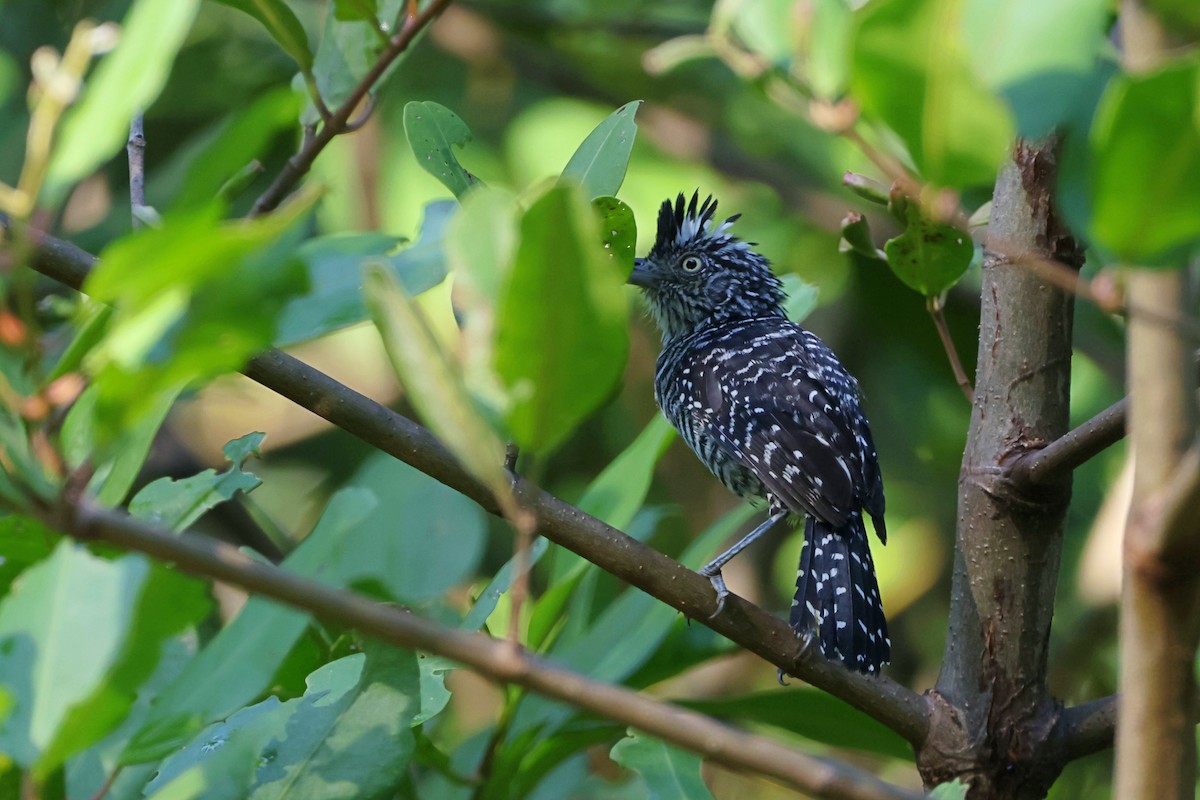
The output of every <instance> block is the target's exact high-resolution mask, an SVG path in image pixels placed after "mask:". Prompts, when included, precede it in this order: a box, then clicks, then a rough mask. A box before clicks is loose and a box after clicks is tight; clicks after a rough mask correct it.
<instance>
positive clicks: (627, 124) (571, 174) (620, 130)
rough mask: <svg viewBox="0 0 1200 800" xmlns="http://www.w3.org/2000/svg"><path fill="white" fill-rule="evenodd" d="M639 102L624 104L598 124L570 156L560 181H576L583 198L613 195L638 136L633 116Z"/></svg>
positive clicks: (622, 179) (618, 187)
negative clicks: (581, 189)
mask: <svg viewBox="0 0 1200 800" xmlns="http://www.w3.org/2000/svg"><path fill="white" fill-rule="evenodd" d="M641 104H642V101H641V100H634V101H633V102H632V103H626V104H625V105H623V106H621V107H620V108H618V109H617V110H616V111H614V112H613V113H612V114H610V115H609V116H608V117H607V118H605V120H604V121H603V122H601V123H600V124H599V125H597V126H596V129H595V130H593V131H592V132H591V133H589V134H588V137H587V138H586V139H584V140H583V143H582V144H581V145H579V149H578V150H576V151H575V154H574V155H572V156H571V160H570V161H568V162H567V166H566V167H564V168H563V171H562V176H561V177H560V178H559V180H560V181H561V180H569V181H573V182H575V183H578V184H579V185H580V186H581V187H583V192H584V196H585V197H589V198H591V197H603V196H608V195H615V194H616V193H617V190H618V189H620V188H621V183H622V181H624V180H625V170H626V168H627V167H628V166H629V154H630V153H631V152H633V140H634V139H635V138H636V137H637V122H636V121H635V120H634V116H635V115H636V114H637V110H638V106H640V105H641Z"/></svg>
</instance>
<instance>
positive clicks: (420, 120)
mask: <svg viewBox="0 0 1200 800" xmlns="http://www.w3.org/2000/svg"><path fill="white" fill-rule="evenodd" d="M404 133H405V135H406V136H407V137H408V145H409V147H411V148H412V151H413V155H414V156H415V157H416V159H417V164H419V165H420V166H421V169H423V170H425V171H426V172H428V173H429V174H430V175H432V176H433V177H435V178H437V179H438V180H439V181H440V182H441V183H442V185H443V186H445V187H446V188H447V189H449V190H450V191H452V192H454V196H455V197H457V198H459V199H462V196H463V195H464V194H465V193H466V191H467V190H468V189H470V188H471V187H472V186H476V185H478V184H479V179H478V178H476V177H475V176H474V175H472V174H471V173H469V172H467V171H466V170H465V169H463V166H462V164H459V163H458V158H457V157H456V156H455V155H454V146H455V145H458V146H459V147H462V146H463V145H465V144H466V143H467V142H469V141H471V129H470V128H468V127H467V124H466V123H465V122H463V121H462V120H461V119H459V117H458V115H457V114H455V113H454V112H453V111H451V110H450V109H448V108H446V107H445V106H443V105H439V104H438V103H434V102H433V101H425V102H421V101H416V100H414V101H412V102H410V103H409V104H408V105H406V106H404Z"/></svg>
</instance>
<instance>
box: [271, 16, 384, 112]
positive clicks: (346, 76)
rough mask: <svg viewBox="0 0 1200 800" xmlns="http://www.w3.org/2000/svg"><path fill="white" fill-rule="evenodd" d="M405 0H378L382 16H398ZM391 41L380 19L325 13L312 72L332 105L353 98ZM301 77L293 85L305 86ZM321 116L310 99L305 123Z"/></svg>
mask: <svg viewBox="0 0 1200 800" xmlns="http://www.w3.org/2000/svg"><path fill="white" fill-rule="evenodd" d="M405 2H407V0H377V5H378V6H379V19H387V20H393V19H396V18H397V17H398V16H399V14H400V11H401V9H402V8H403V7H404V3H405ZM387 44H388V41H387V36H386V35H383V33H382V31H381V30H380V28H379V23H378V22H377V21H376V20H365V19H338V17H337V15H336V14H326V15H325V28H324V30H323V32H322V34H321V42H320V44H318V45H317V54H316V57H315V58H314V59H313V68H312V72H313V76H314V78H315V80H316V83H317V91H318V92H319V93H320V95H321V98H322V99H323V100H324V102H325V104H326V105H327V106H328V107H329V108H337V107H338V106H340V105H341V104H342V103H344V102H346V101H347V100H348V99H349V98H350V95H351V94H352V93H353V92H354V91H355V89H356V88H357V87H358V84H359V83H360V82H361V81H362V79H363V78H365V77H366V75H367V73H368V72H370V71H371V69H372V68H373V67H374V66H375V65H376V63H378V61H379V56H380V54H381V53H382V52H383V49H384V48H385V47H386V46H387ZM405 58H406V55H402V56H400V57H399V58H397V59H396V60H395V61H393V62H392V64H391V66H389V67H388V69H387V71H386V72H384V74H383V76H381V78H380V80H379V81H378V82H376V84H375V85H376V88H378V87H379V86H380V85H381V84H382V82H383V81H384V80H386V78H387V76H388V75H390V74H391V72H392V70H394V69H396V67H398V66H399V65H400V63H401V62H403V61H404V60H405ZM297 78H298V80H297V81H296V82H293V86H296V85H297V84H298V85H299V86H300V87H303V86H304V82H303V79H302V78H301V77H300V76H297ZM306 95H307V92H306ZM320 119H321V118H320V115H319V114H318V113H317V109H316V108H315V107H314V106H313V104H312V100H311V98H309V99H308V102H307V105H306V106H305V109H304V111H303V112H302V113H301V115H300V122H301V124H303V125H315V124H316V123H317V122H319V121H320Z"/></svg>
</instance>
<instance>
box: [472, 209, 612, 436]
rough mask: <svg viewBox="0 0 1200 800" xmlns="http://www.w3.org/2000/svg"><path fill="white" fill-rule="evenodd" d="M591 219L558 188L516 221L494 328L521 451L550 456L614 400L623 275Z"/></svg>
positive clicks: (512, 427)
mask: <svg viewBox="0 0 1200 800" xmlns="http://www.w3.org/2000/svg"><path fill="white" fill-rule="evenodd" d="M601 238H602V237H601V235H600V230H599V228H598V225H597V220H596V216H595V212H594V211H593V210H592V209H591V207H590V206H589V205H588V204H587V203H586V202H585V201H584V200H583V198H582V196H581V195H580V193H579V190H578V189H577V188H574V187H570V186H556V187H554V188H552V189H550V190H549V191H547V192H546V193H545V194H543V195H542V196H541V197H540V198H538V199H537V200H535V201H534V202H533V204H532V205H531V206H530V207H529V210H528V211H526V213H525V216H524V218H523V219H522V220H521V241H520V244H519V245H518V248H517V256H516V260H515V263H514V265H513V270H512V274H511V276H510V277H509V281H508V285H507V287H506V288H505V290H504V294H503V297H502V298H501V301H500V307H499V308H500V311H499V314H498V316H497V320H496V354H495V366H496V373H497V375H499V377H500V379H501V381H503V383H504V385H505V387H506V389H507V390H508V392H509V396H510V398H511V405H510V407H509V409H508V414H507V421H508V425H509V429H510V430H511V431H512V433H513V436H514V438H515V439H516V440H517V442H518V444H520V445H521V446H522V447H523V448H526V449H528V450H532V451H535V452H543V453H544V452H547V451H549V450H552V449H553V448H554V447H555V446H556V445H558V444H559V443H560V442H561V441H562V440H563V439H564V438H565V437H566V435H567V434H568V433H570V432H571V430H572V429H573V428H574V427H575V425H577V424H578V423H579V422H580V421H581V420H582V419H583V418H584V417H585V416H587V415H588V414H590V413H591V412H592V411H594V410H595V409H596V408H597V407H598V406H599V405H600V404H601V403H602V402H603V401H604V400H605V399H607V398H608V397H609V395H611V393H612V391H613V389H614V388H615V386H616V383H617V381H618V380H619V379H620V377H621V373H622V371H623V369H624V366H625V358H626V355H627V352H628V333H627V326H626V314H627V308H628V304H627V302H626V297H625V293H624V289H623V288H622V287H623V284H624V276H622V275H621V274H620V270H618V269H615V268H614V266H613V265H612V264H611V263H610V262H609V260H608V259H607V258H606V257H605V256H604V250H603V248H602V245H601Z"/></svg>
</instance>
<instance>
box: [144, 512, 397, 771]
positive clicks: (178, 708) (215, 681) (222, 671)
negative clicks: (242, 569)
mask: <svg viewBox="0 0 1200 800" xmlns="http://www.w3.org/2000/svg"><path fill="white" fill-rule="evenodd" d="M374 506H375V498H374V496H373V495H371V494H370V493H369V492H367V491H365V490H357V489H355V490H349V489H348V490H343V491H341V492H339V493H338V494H336V495H334V497H333V499H332V500H330V501H329V506H328V507H327V508H326V509H325V513H324V515H322V517H321V521H320V522H319V523H318V524H317V527H316V529H315V530H314V531H313V532H312V533H311V534H309V536H308V538H307V539H305V540H304V542H303V543H302V544H301V545H300V546H299V547H298V548H296V550H295V551H294V552H293V553H292V554H291V555H290V556H288V558H287V560H286V561H285V562H284V563H283V567H284V569H287V570H288V571H290V572H294V573H296V574H298V575H303V576H306V577H310V578H317V579H319V580H321V581H323V582H326V583H329V584H332V585H339V582H340V580H339V576H338V575H337V574H336V573H333V574H331V571H329V570H327V567H328V565H329V564H330V563H331V562H333V561H335V560H336V556H337V555H338V554H339V553H341V552H342V551H343V549H344V548H345V542H346V540H347V538H348V537H349V536H351V535H352V534H353V533H354V532H355V531H356V530H357V526H358V525H359V524H360V523H361V522H362V520H363V519H365V518H366V517H367V515H368V514H370V513H371V511H372V509H373V508H374ZM307 625H308V616H307V615H306V614H304V613H303V612H300V611H296V610H295V609H292V608H289V607H286V606H281V605H279V604H278V603H276V602H274V601H272V600H266V599H264V598H258V597H254V598H251V599H250V600H249V601H248V602H247V603H246V605H245V607H244V608H242V610H241V612H240V613H239V614H238V616H237V617H236V618H235V619H234V620H233V622H231V623H229V624H228V625H226V626H225V627H224V628H222V629H221V631H220V633H218V634H217V635H216V637H214V638H213V640H212V641H210V642H209V643H208V644H207V646H205V648H204V649H203V650H201V651H200V652H199V653H198V654H197V655H196V657H195V658H194V659H192V661H191V662H189V663H188V665H187V667H185V668H184V670H183V671H182V672H181V673H180V675H179V677H178V678H176V679H175V680H174V681H173V682H172V683H171V684H170V685H169V686H167V687H166V688H165V689H164V690H163V691H162V693H161V694H160V695H159V697H158V701H157V703H156V704H155V705H154V707H153V709H152V711H151V713H150V715H149V717H148V718H147V720H146V722H145V724H144V725H143V726H142V728H141V729H140V730H139V731H138V732H137V734H136V735H134V736H133V737H132V739H131V740H130V742H129V745H128V747H127V748H126V750H125V752H124V754H123V755H122V762H123V763H126V764H136V763H139V762H143V761H152V760H154V759H157V758H161V757H162V756H164V755H166V754H167V753H169V752H171V751H172V750H174V749H176V748H178V747H179V746H180V745H181V744H183V743H184V742H186V741H188V740H189V739H190V738H191V737H192V736H193V735H194V734H195V733H196V731H198V730H200V729H201V728H202V727H204V726H205V725H207V724H209V723H210V722H212V721H213V720H218V719H222V718H224V717H227V716H228V715H229V714H231V713H233V712H234V711H235V710H237V709H238V708H240V707H242V706H243V705H245V704H246V703H248V702H249V701H251V700H253V699H254V698H255V697H257V696H259V695H260V694H261V693H262V692H263V690H265V689H266V688H267V687H268V686H269V685H270V682H271V679H272V677H273V676H274V675H275V673H276V671H277V670H278V668H279V665H280V664H281V663H282V662H283V660H284V659H285V658H286V657H287V655H288V653H289V651H290V650H291V648H292V646H293V645H294V644H295V642H296V640H297V639H299V638H300V635H301V634H302V633H303V632H304V629H305V628H306V627H307Z"/></svg>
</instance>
